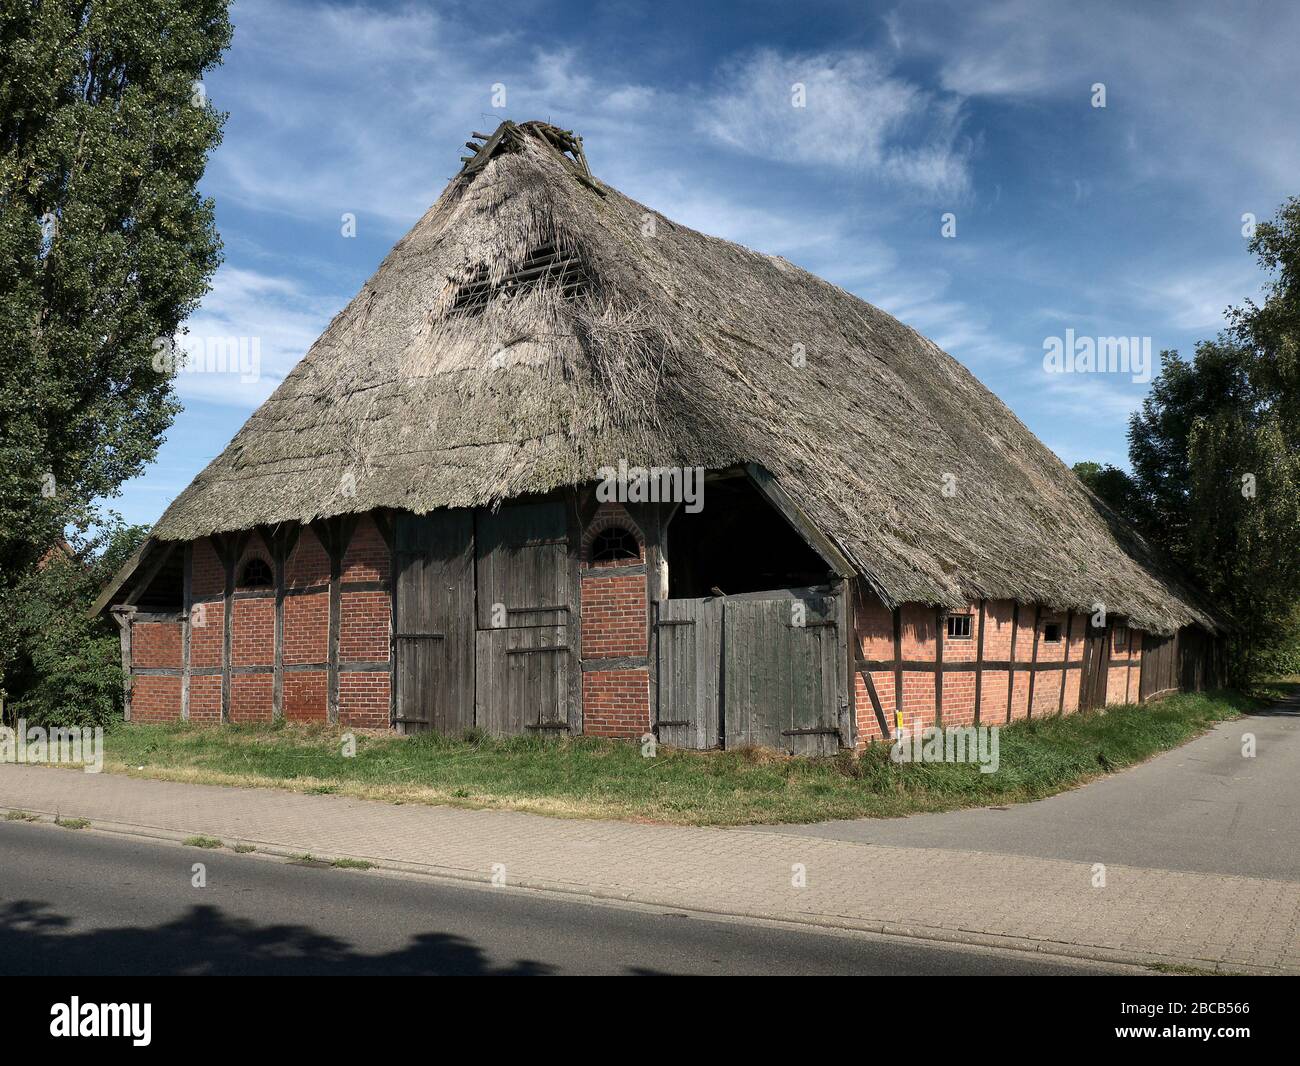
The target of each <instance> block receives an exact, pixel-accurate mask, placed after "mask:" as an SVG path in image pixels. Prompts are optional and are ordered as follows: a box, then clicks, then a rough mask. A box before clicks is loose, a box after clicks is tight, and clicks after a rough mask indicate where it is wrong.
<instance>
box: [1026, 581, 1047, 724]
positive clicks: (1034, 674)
mask: <svg viewBox="0 0 1300 1066" xmlns="http://www.w3.org/2000/svg"><path fill="white" fill-rule="evenodd" d="M1042 621H1043V605H1042V604H1041V603H1037V604H1035V605H1034V650H1033V651H1032V652H1030V655H1029V667H1030V669H1029V701H1028V702H1027V703H1026V704H1025V717H1026V718H1032V717H1033V716H1034V682H1035V681H1036V680H1037V679H1038V671H1037V670H1035V669H1034V667H1035V666H1037V665H1038V634H1039V630H1041V629H1042V628H1043V627H1042Z"/></svg>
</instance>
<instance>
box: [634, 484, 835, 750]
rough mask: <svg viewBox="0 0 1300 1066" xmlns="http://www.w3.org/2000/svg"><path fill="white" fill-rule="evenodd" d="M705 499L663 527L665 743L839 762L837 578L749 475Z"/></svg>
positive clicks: (659, 644)
mask: <svg viewBox="0 0 1300 1066" xmlns="http://www.w3.org/2000/svg"><path fill="white" fill-rule="evenodd" d="M704 500H705V505H704V507H703V509H702V510H700V511H699V512H697V513H694V514H692V513H690V512H687V511H685V510H681V509H679V510H678V511H677V512H676V513H675V514H674V515H673V517H672V519H671V521H670V523H669V525H668V528H667V535H666V548H665V554H666V558H667V561H668V593H669V594H668V598H667V599H665V600H663V601H661V602H660V603H659V604H658V605H657V607H658V610H657V613H656V620H655V637H656V639H655V648H656V654H655V669H656V679H657V689H658V718H657V728H658V735H659V739H660V740H661V741H662V742H663V743H665V744H671V745H675V746H678V747H687V748H712V747H726V748H737V747H743V746H746V745H756V746H763V747H770V748H776V749H778V750H782V751H787V752H790V753H792V754H798V755H830V754H833V753H834V752H835V751H836V750H837V749H838V748H839V746H840V745H841V744H842V743H844V744H847V743H850V742H851V737H850V735H849V728H850V727H849V724H848V716H847V714H846V711H847V707H848V701H847V686H848V667H847V644H846V641H847V639H848V632H847V616H846V614H845V609H846V605H845V602H844V595H843V586H842V584H841V583H840V581H839V578H838V576H837V574H836V573H835V572H834V570H833V569H832V567H831V565H830V564H829V563H828V561H827V560H826V559H825V558H823V556H822V555H821V554H819V552H818V550H816V549H814V548H813V547H812V545H811V544H810V543H809V540H808V538H806V537H805V535H804V534H801V533H800V532H799V531H798V530H796V528H795V527H794V525H792V522H791V520H790V518H787V517H786V516H785V515H784V514H783V513H782V512H781V511H779V510H778V509H777V507H776V506H775V505H774V502H773V500H772V498H771V497H769V496H768V495H767V494H766V493H765V492H764V491H763V489H762V488H761V487H760V486H759V484H758V483H756V482H755V481H754V480H753V479H752V478H751V477H750V476H746V475H731V476H722V477H717V478H712V479H708V480H706V483H705V493H704ZM783 502H786V501H783Z"/></svg>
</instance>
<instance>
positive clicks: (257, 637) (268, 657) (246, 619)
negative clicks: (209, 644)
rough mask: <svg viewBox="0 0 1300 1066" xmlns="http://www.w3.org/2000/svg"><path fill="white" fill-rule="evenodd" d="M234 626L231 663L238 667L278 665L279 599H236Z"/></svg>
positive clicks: (232, 623) (232, 627) (265, 597)
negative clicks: (276, 644)
mask: <svg viewBox="0 0 1300 1066" xmlns="http://www.w3.org/2000/svg"><path fill="white" fill-rule="evenodd" d="M232 606H233V609H234V615H233V617H232V619H231V625H230V661H231V663H233V664H234V665H235V666H273V665H274V664H275V597H274V596H259V597H257V598H256V599H236V600H235V601H234V603H233V605H232Z"/></svg>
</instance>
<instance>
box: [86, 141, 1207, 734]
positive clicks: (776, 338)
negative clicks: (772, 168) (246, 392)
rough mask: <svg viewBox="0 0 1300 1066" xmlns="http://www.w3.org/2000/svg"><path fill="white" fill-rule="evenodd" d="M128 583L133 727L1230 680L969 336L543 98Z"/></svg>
mask: <svg viewBox="0 0 1300 1066" xmlns="http://www.w3.org/2000/svg"><path fill="white" fill-rule="evenodd" d="M474 136H475V140H474V141H472V142H469V143H470V147H471V149H472V152H471V154H469V155H467V156H465V157H464V159H463V163H464V165H463V167H462V169H461V171H460V173H459V174H458V175H457V176H456V177H455V178H454V179H453V180H452V181H451V183H450V184H449V185H448V186H447V188H446V190H445V191H444V192H443V194H442V196H441V197H440V198H439V199H438V201H437V203H435V204H434V205H433V207H432V208H430V209H429V211H428V213H427V214H425V216H424V217H423V218H422V219H420V221H419V222H418V223H416V225H415V227H414V228H413V229H412V230H411V231H410V233H408V234H407V235H406V236H405V237H404V238H402V240H401V241H400V242H399V243H398V244H397V246H396V247H395V248H394V249H393V250H392V252H391V253H390V254H389V255H388V257H387V258H386V259H385V260H384V262H383V264H382V265H381V266H380V267H379V269H378V270H377V271H376V272H375V275H374V276H373V277H372V278H371V279H370V280H369V281H368V282H367V283H366V285H365V287H364V288H363V289H362V290H361V292H360V293H359V294H358V295H357V296H356V298H355V299H354V300H353V301H352V302H351V303H350V304H348V306H347V307H346V308H345V309H344V310H343V311H342V312H341V313H340V314H339V315H338V316H337V317H336V318H335V319H334V321H333V322H332V323H330V326H329V328H328V329H327V330H326V331H325V333H324V334H323V335H322V336H321V338H320V339H319V340H318V341H317V342H316V343H315V344H314V345H313V346H312V347H311V349H310V351H308V352H307V354H306V356H305V357H304V358H303V360H302V361H301V362H300V363H299V364H298V366H297V367H296V368H295V369H294V371H293V372H292V373H291V374H290V375H289V376H288V377H287V378H286V379H285V380H284V382H283V383H282V384H281V385H280V387H279V388H278V389H276V391H275V393H274V395H272V396H271V397H270V399H268V400H267V401H266V402H265V403H264V404H262V406H261V407H260V408H259V409H258V410H257V411H256V412H255V413H254V414H253V415H252V417H251V418H249V420H248V422H247V423H246V424H245V425H244V427H243V428H242V429H241V430H240V431H239V433H238V435H237V436H236V437H235V439H234V440H233V441H231V443H230V444H229V446H228V447H227V448H226V449H225V451H223V452H222V453H221V455H220V456H218V457H217V458H216V459H215V460H214V461H213V462H212V463H211V464H210V465H209V466H208V467H207V469H205V470H204V471H203V472H202V473H201V474H200V475H199V476H198V478H196V479H195V481H194V483H193V484H192V485H190V486H189V487H188V488H187V489H186V490H185V491H184V492H183V493H182V494H181V495H180V496H179V497H178V498H177V499H176V501H175V502H174V503H173V504H172V505H171V506H170V507H169V508H168V509H167V511H166V513H165V514H164V515H163V516H162V518H161V519H160V520H159V522H158V524H157V527H156V528H155V529H154V531H153V536H152V538H151V539H150V540H149V541H148V543H147V544H146V545H145V546H144V548H143V549H142V550H141V552H140V553H139V555H138V556H137V557H136V558H135V559H134V560H132V562H131V563H130V564H129V565H128V566H127V567H126V568H125V569H124V570H123V571H122V573H121V574H120V575H119V576H118V577H117V578H116V580H115V581H114V582H113V584H112V586H111V587H110V588H108V589H107V590H106V591H105V593H104V595H103V597H102V599H101V601H100V603H99V605H98V609H100V610H107V611H111V612H112V615H113V616H114V617H115V618H116V619H117V621H118V622H119V624H120V625H121V630H122V648H123V661H124V663H125V665H126V667H127V670H128V675H129V692H128V701H127V707H128V715H129V716H130V717H131V718H133V719H136V720H149V721H157V720H173V719H188V720H189V721H191V722H213V723H217V722H259V721H260V722H270V721H272V720H274V719H279V718H285V719H293V720H300V721H321V722H325V721H328V722H337V723H339V724H340V725H346V726H351V727H363V728H384V729H387V728H395V729H397V730H399V731H402V732H413V731H418V730H428V729H435V730H445V731H460V730H465V729H468V728H471V727H477V728H479V729H483V730H487V731H490V732H493V733H528V732H541V733H546V734H551V733H555V734H568V735H577V734H599V735H603V736H614V737H640V736H642V735H643V734H645V733H647V732H656V733H657V735H658V737H659V739H660V741H661V742H663V743H667V744H673V745H681V746H688V747H711V746H715V745H723V746H727V747H732V746H736V745H740V744H761V745H769V746H772V747H776V748H783V749H785V750H787V751H792V752H796V753H827V752H832V751H834V750H835V749H837V748H839V747H841V746H854V745H861V744H864V743H866V742H868V741H870V740H872V739H874V738H879V737H882V736H883V737H888V736H890V735H891V734H892V732H893V731H894V730H895V729H897V728H898V723H899V722H900V720H902V721H906V722H907V724H908V725H909V726H910V725H913V724H915V723H921V724H933V723H941V724H944V725H956V724H970V723H975V722H978V723H983V724H988V725H993V724H999V723H1005V722H1007V721H1009V720H1011V719H1016V718H1023V717H1026V716H1031V715H1032V716H1035V717H1037V716H1040V715H1055V714H1061V713H1064V712H1069V711H1073V710H1075V709H1077V708H1080V707H1090V706H1096V705H1100V704H1105V703H1111V702H1116V701H1125V700H1130V701H1131V700H1138V699H1146V698H1149V697H1151V696H1153V695H1158V694H1160V693H1161V692H1165V691H1168V690H1171V689H1176V688H1180V687H1181V688H1196V687H1201V686H1203V685H1205V684H1207V683H1211V682H1213V681H1214V679H1215V678H1216V676H1217V674H1218V672H1219V670H1220V669H1221V667H1222V663H1221V662H1220V657H1221V653H1220V651H1219V642H1218V641H1217V640H1216V638H1215V637H1214V633H1215V625H1216V623H1215V621H1214V620H1213V619H1212V618H1211V617H1210V616H1209V614H1208V613H1207V612H1206V610H1205V608H1204V607H1203V606H1202V605H1200V604H1199V603H1198V602H1197V601H1196V599H1195V597H1194V595H1193V594H1192V593H1191V592H1190V591H1189V590H1187V589H1186V588H1184V587H1182V586H1181V585H1180V584H1179V583H1178V582H1177V581H1176V580H1175V579H1174V578H1172V577H1171V576H1170V575H1168V574H1166V573H1162V572H1161V570H1160V569H1159V567H1158V565H1157V563H1156V561H1155V560H1154V559H1153V558H1152V557H1151V556H1150V554H1149V552H1148V550H1147V548H1146V546H1145V545H1144V544H1143V543H1142V542H1141V540H1140V539H1139V538H1137V537H1136V536H1135V535H1134V534H1133V533H1132V532H1131V531H1130V530H1128V529H1127V528H1124V527H1123V526H1122V524H1121V523H1119V522H1118V520H1117V519H1115V517H1114V516H1113V515H1111V514H1110V513H1109V512H1108V511H1107V509H1106V508H1105V506H1104V505H1103V504H1101V503H1100V501H1098V500H1097V499H1096V498H1094V497H1093V496H1092V495H1091V494H1090V493H1089V492H1088V491H1087V490H1086V489H1085V488H1084V486H1083V485H1082V484H1081V483H1080V482H1079V481H1078V479H1077V478H1075V476H1074V475H1073V474H1072V473H1071V472H1070V471H1069V470H1068V469H1067V468H1066V467H1065V466H1064V465H1063V464H1062V463H1061V462H1060V461H1059V460H1058V459H1057V458H1056V457H1055V456H1054V455H1052V454H1051V453H1050V452H1049V451H1048V450H1047V448H1045V447H1044V446H1043V445H1042V444H1041V443H1040V442H1039V441H1038V440H1037V439H1036V438H1035V437H1034V436H1033V435H1032V434H1031V433H1030V432H1029V431H1028V430H1027V429H1026V428H1025V427H1024V426H1023V425H1022V424H1021V423H1020V422H1019V421H1018V420H1017V419H1016V418H1015V416H1014V415H1012V413H1011V412H1010V411H1009V410H1008V409H1007V408H1006V407H1005V406H1004V405H1003V404H1002V403H1001V402H999V401H998V399H997V398H996V397H994V396H993V395H992V394H991V393H990V392H989V391H988V390H987V389H985V388H984V387H983V386H982V385H981V384H980V383H979V382H978V381H976V380H975V378H974V377H972V376H971V374H970V373H968V372H967V371H966V370H965V369H964V368H963V367H962V366H961V365H960V364H958V363H957V362H956V361H955V360H953V359H952V358H950V357H949V356H948V355H946V354H945V353H944V352H942V351H940V350H939V349H938V348H937V347H936V346H935V345H934V344H932V343H931V342H930V341H928V340H926V339H925V338H924V337H922V336H920V335H919V334H917V333H916V332H915V331H914V330H911V329H909V328H908V327H906V326H904V325H902V324H901V323H899V322H898V321H896V320H895V319H893V318H891V317H890V316H889V315H887V314H885V313H884V312H882V311H880V310H878V309H876V308H875V307H872V306H871V305H869V304H866V303H863V302H862V301H861V300H859V299H857V298H855V297H853V296H851V295H849V294H848V293H846V292H844V291H843V290H842V289H839V288H836V287H835V286H834V285H831V284H828V283H827V282H825V281H822V280H821V279H820V278H817V277H814V276H812V275H811V274H809V273H807V272H806V271H803V270H800V269H799V268H798V267H795V266H793V265H792V264H790V263H788V262H786V261H785V260H783V259H780V258H776V257H773V256H768V255H762V254H760V253H758V252H753V251H750V250H749V249H747V248H742V247H739V246H737V245H735V244H731V243H729V242H727V241H724V240H719V239H717V238H714V237H708V236H705V235H704V234H701V233H697V232H695V231H694V230H690V229H687V228H685V227H683V226H679V225H677V224H675V223H674V222H672V221H671V220H669V219H667V218H664V217H663V216H661V215H658V214H656V213H655V212H654V211H653V210H651V209H649V208H646V207H643V206H642V205H641V204H638V203H635V202H634V201H632V200H630V199H628V198H627V197H625V196H622V195H621V194H619V193H618V192H617V191H616V190H614V189H612V188H610V187H609V186H607V185H605V184H604V183H603V182H601V181H600V180H599V179H598V178H597V177H595V176H593V175H592V174H591V173H590V171H589V169H588V165H587V161H586V158H585V155H584V153H583V148H582V142H581V140H580V139H579V138H577V137H576V136H574V135H573V134H571V133H569V132H567V131H563V130H560V129H557V128H555V127H553V126H550V125H547V124H545V123H539V122H527V123H521V124H515V123H511V122H506V123H503V124H502V125H501V126H500V128H498V129H497V130H496V131H495V132H494V133H492V134H491V135H490V136H489V135H483V134H475V135H474Z"/></svg>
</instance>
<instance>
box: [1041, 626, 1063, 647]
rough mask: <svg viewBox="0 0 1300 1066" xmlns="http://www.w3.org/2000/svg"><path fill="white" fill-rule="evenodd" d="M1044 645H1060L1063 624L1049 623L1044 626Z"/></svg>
mask: <svg viewBox="0 0 1300 1066" xmlns="http://www.w3.org/2000/svg"><path fill="white" fill-rule="evenodd" d="M1043 643H1044V644H1060V643H1061V623H1060V622H1048V623H1047V624H1046V625H1045V626H1043Z"/></svg>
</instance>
